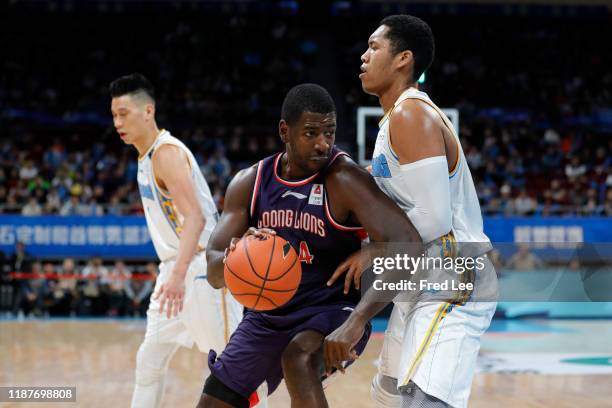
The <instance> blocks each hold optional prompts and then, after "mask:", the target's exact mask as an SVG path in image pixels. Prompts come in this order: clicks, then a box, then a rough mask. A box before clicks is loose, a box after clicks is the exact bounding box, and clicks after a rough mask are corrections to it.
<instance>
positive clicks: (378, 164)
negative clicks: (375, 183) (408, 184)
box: [372, 154, 391, 178]
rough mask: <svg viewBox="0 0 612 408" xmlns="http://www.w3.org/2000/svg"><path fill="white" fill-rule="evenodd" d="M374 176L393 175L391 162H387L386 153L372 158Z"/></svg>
mask: <svg viewBox="0 0 612 408" xmlns="http://www.w3.org/2000/svg"><path fill="white" fill-rule="evenodd" d="M372 177H383V178H390V177H391V170H389V163H387V157H386V156H385V155H384V154H380V155H378V156H376V157H374V158H373V159H372Z"/></svg>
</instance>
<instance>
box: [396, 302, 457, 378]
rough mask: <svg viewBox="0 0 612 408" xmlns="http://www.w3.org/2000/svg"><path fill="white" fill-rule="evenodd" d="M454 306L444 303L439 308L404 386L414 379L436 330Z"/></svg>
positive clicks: (413, 361) (411, 365)
mask: <svg viewBox="0 0 612 408" xmlns="http://www.w3.org/2000/svg"><path fill="white" fill-rule="evenodd" d="M453 306H454V305H453V304H452V303H442V304H441V305H440V307H439V308H438V311H437V312H436V316H435V317H434V318H433V320H432V321H431V324H430V325H429V328H428V329H427V334H426V336H425V339H424V340H423V343H421V347H420V348H419V351H418V352H417V354H416V356H415V357H414V359H413V360H412V363H411V364H410V369H409V370H408V374H406V376H405V377H404V380H403V381H402V386H404V385H407V384H408V382H409V381H410V379H411V378H412V375H413V374H414V371H415V370H416V368H417V367H418V365H419V363H420V362H421V359H422V358H423V355H424V354H425V352H426V351H427V348H428V347H429V343H431V339H432V338H433V335H434V333H435V332H436V328H437V327H438V324H440V322H441V321H442V319H444V317H445V316H446V315H447V314H448V312H450V311H451V310H452V308H453Z"/></svg>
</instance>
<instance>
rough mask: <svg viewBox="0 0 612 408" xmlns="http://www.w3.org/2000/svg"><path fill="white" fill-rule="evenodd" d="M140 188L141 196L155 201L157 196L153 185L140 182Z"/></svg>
mask: <svg viewBox="0 0 612 408" xmlns="http://www.w3.org/2000/svg"><path fill="white" fill-rule="evenodd" d="M138 190H139V191H140V196H141V197H143V198H148V199H149V200H153V201H155V197H153V190H152V189H151V186H145V185H144V184H141V183H138Z"/></svg>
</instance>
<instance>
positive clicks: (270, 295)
mask: <svg viewBox="0 0 612 408" xmlns="http://www.w3.org/2000/svg"><path fill="white" fill-rule="evenodd" d="M223 272H224V276H225V285H226V286H227V288H228V289H229V290H230V292H232V295H234V297H235V298H236V300H238V302H240V303H242V304H243V305H244V306H245V307H248V308H249V309H254V310H272V309H276V308H278V307H281V306H282V305H284V304H285V303H287V302H288V301H289V300H290V299H291V298H292V297H293V295H294V294H295V292H296V290H297V288H298V286H299V284H300V280H301V279H302V265H301V264H300V261H299V260H298V255H297V253H296V252H295V249H293V247H292V246H291V244H290V243H289V242H287V241H286V240H285V239H283V238H281V237H279V236H278V235H270V234H266V235H264V236H263V237H255V236H253V235H249V236H248V237H246V238H245V239H241V240H240V241H238V244H236V249H235V250H234V251H232V252H231V253H230V254H229V256H228V257H227V259H226V260H225V267H224V269H223Z"/></svg>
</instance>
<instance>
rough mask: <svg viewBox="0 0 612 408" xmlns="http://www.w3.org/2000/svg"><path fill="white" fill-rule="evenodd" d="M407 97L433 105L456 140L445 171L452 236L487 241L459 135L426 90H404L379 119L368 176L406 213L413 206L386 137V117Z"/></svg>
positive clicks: (403, 175)
mask: <svg viewBox="0 0 612 408" xmlns="http://www.w3.org/2000/svg"><path fill="white" fill-rule="evenodd" d="M407 99H418V100H421V101H423V102H425V103H426V104H428V105H429V106H431V107H432V108H433V109H435V111H436V112H438V114H439V115H440V117H441V118H442V120H443V121H444V124H445V125H446V127H447V128H448V129H449V131H450V132H451V133H452V134H453V137H454V138H455V140H456V142H457V146H458V150H457V155H458V157H457V160H456V163H455V165H454V168H453V170H452V171H451V172H450V173H449V175H448V177H449V184H450V203H448V205H450V207H451V214H452V233H453V235H454V238H455V240H456V241H457V242H465V243H467V242H478V243H489V242H490V241H489V238H488V237H487V236H486V235H485V233H484V231H483V223H482V214H481V212H480V204H479V202H478V197H477V195H476V188H475V187H474V181H473V180H472V174H471V173H470V169H469V168H468V166H467V163H466V162H465V156H464V154H463V150H462V148H461V143H460V141H459V137H458V136H457V133H456V132H455V129H454V127H453V125H452V123H451V121H450V120H449V119H448V118H447V117H446V115H445V114H444V113H443V112H442V111H441V110H440V108H438V107H437V106H436V105H435V104H434V103H433V102H432V101H431V99H429V96H427V94H426V93H424V92H421V91H418V90H417V89H416V88H409V89H407V90H405V91H404V92H403V93H402V94H401V95H400V96H399V98H398V99H397V101H396V102H395V103H394V105H393V107H392V108H391V109H390V110H389V111H388V112H387V114H385V116H384V117H383V118H382V120H381V121H380V123H379V127H380V129H379V131H378V136H377V137H376V146H375V148H374V154H373V158H372V176H374V180H376V183H377V184H378V186H379V187H380V189H381V190H383V191H384V192H385V194H387V195H388V196H389V197H391V198H392V199H393V200H394V201H395V202H396V203H397V204H398V205H399V206H400V208H401V209H402V210H404V211H405V212H406V213H408V212H409V211H410V210H411V209H412V208H413V207H414V206H413V204H412V203H411V200H410V194H409V192H408V191H406V184H409V183H410V181H409V180H403V178H404V177H405V174H402V172H401V170H400V162H399V159H398V156H397V154H396V153H395V152H394V151H393V147H392V146H391V142H390V140H389V123H390V120H389V117H390V115H391V114H392V113H393V110H394V109H395V107H396V106H398V105H399V104H400V103H402V102H403V101H405V100H407ZM396 137H401V136H396Z"/></svg>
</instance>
